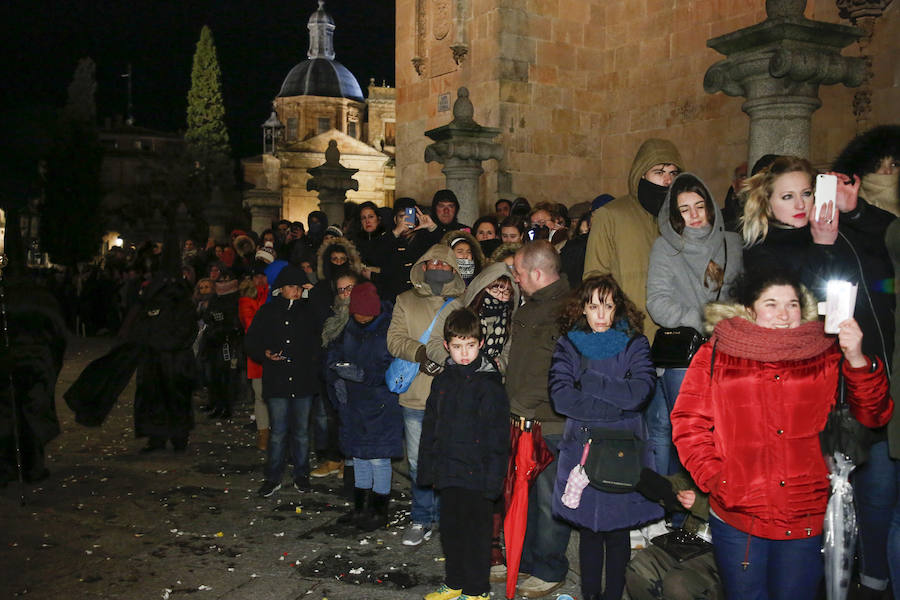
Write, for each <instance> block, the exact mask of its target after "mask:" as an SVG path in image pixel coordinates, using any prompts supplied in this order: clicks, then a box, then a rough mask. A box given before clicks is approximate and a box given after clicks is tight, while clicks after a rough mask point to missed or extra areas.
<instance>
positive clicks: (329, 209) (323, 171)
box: [306, 140, 359, 227]
mask: <svg viewBox="0 0 900 600" xmlns="http://www.w3.org/2000/svg"><path fill="white" fill-rule="evenodd" d="M357 171H359V169H348V168H347V167H345V166H344V165H342V164H341V151H340V150H338V147H337V142H336V141H335V140H331V141H330V142H328V148H327V149H326V150H325V164H322V165H319V166H318V167H313V168H312V169H307V170H306V172H307V173H309V174H310V175H312V179H310V180H309V181H307V182H306V189H307V191H313V190H315V191H317V192H319V210H321V211H322V212H324V213H325V214H326V215H327V216H328V224H329V225H337V226H338V227H340V226H341V223H343V222H344V202H345V201H346V199H347V190H358V189H359V182H358V181H357V180H355V179H353V175H354V174H356V172H357Z"/></svg>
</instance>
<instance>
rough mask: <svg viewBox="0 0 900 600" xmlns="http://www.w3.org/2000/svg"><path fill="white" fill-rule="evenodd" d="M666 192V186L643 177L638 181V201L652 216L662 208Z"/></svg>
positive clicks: (667, 189) (657, 213) (667, 190)
mask: <svg viewBox="0 0 900 600" xmlns="http://www.w3.org/2000/svg"><path fill="white" fill-rule="evenodd" d="M668 192H669V188H668V187H667V186H664V185H656V184H655V183H653V182H652V181H647V180H646V179H644V178H643V177H641V180H640V181H639V182H638V202H640V203H641V206H643V207H644V210H646V211H647V212H648V213H650V214H651V215H653V216H654V217H656V216H657V215H659V209H660V208H662V205H663V202H665V201H666V194H667V193H668Z"/></svg>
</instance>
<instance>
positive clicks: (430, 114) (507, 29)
mask: <svg viewBox="0 0 900 600" xmlns="http://www.w3.org/2000/svg"><path fill="white" fill-rule="evenodd" d="M396 6H397V19H396V40H397V46H396V60H397V67H396V79H397V121H398V131H397V136H398V141H397V154H396V156H397V168H396V173H397V195H398V196H412V197H414V198H416V199H417V200H419V201H420V202H423V203H427V202H428V201H429V200H430V198H431V195H432V194H433V193H434V191H435V190H437V189H440V188H441V187H443V182H444V178H443V175H442V174H441V172H440V165H437V164H433V163H432V164H427V165H426V164H425V163H424V159H423V156H424V148H425V146H426V144H427V142H428V140H427V139H426V138H425V137H424V135H423V133H424V131H426V130H428V129H431V128H433V127H437V126H440V125H444V124H446V123H448V122H449V121H450V119H451V114H450V112H449V110H447V111H441V110H439V108H442V107H441V106H440V102H439V100H440V95H441V94H450V98H451V102H452V99H453V98H455V90H456V88H457V87H459V86H461V85H465V86H466V87H468V88H469V91H470V97H471V99H472V102H473V103H474V105H475V120H476V121H478V122H479V123H480V124H482V125H485V126H488V127H499V128H501V131H502V133H501V135H500V137H499V138H498V141H500V142H501V143H502V144H503V145H504V146H505V148H506V156H505V158H504V159H503V160H502V161H500V162H499V163H497V162H496V161H489V162H487V163H485V165H484V166H485V174H484V175H483V176H482V181H481V198H480V201H481V205H482V210H488V207H490V206H492V204H493V202H494V200H495V199H496V198H498V197H508V198H509V197H515V196H518V195H524V196H526V197H528V198H529V199H530V200H532V201H537V200H552V201H559V202H564V203H566V204H570V205H571V204H574V203H576V202H581V201H584V200H590V199H592V198H593V197H594V196H596V195H598V194H600V193H603V192H608V193H612V194H614V195H618V194H621V193H623V192H625V191H626V181H625V180H626V175H627V172H628V169H629V167H630V164H631V161H632V158H633V156H634V152H635V151H636V149H637V147H638V146H639V145H640V143H641V142H642V141H643V140H644V139H646V138H648V137H666V138H669V139H671V140H673V141H675V142H676V144H677V145H678V147H679V149H680V151H681V153H682V156H683V158H684V161H685V164H686V167H687V168H688V169H690V170H692V171H695V172H697V173H698V174H699V175H700V176H701V177H703V178H704V179H705V180H706V181H707V182H708V183H709V184H710V187H711V189H712V191H713V193H714V195H715V196H716V197H717V198H718V199H719V200H720V201H721V200H722V198H723V197H724V194H725V190H726V189H727V188H728V185H729V179H730V173H731V171H732V169H733V168H734V166H735V165H737V164H739V163H740V162H742V161H743V160H745V159H746V154H747V142H746V138H747V132H748V128H749V119H748V117H747V116H746V114H744V113H743V112H742V111H741V104H742V102H743V99H741V98H732V97H728V96H725V95H723V94H721V93H718V94H714V95H709V94H706V93H705V92H704V91H703V85H702V84H703V75H704V73H705V72H706V69H707V68H708V67H709V66H710V65H712V64H713V63H714V62H716V61H717V60H719V59H720V58H722V56H721V55H719V54H718V53H717V52H715V51H714V50H711V49H709V48H707V47H706V40H707V39H709V38H711V37H715V36H718V35H722V34H724V33H728V32H731V31H734V30H736V29H739V28H742V27H747V26H749V25H753V24H755V23H758V22H760V21H762V20H763V19H764V18H765V9H764V3H763V2H761V1H759V0H456V1H454V2H446V3H445V2H442V0H397V4H396ZM446 7H449V10H450V14H449V16H446V15H445V8H446ZM457 11H459V14H457ZM898 15H900V5H898V3H896V2H894V3H892V5H891V6H890V7H888V9H887V11H886V14H885V15H884V16H883V17H882V18H881V20H880V21H879V22H878V24H877V26H876V30H875V36H874V41H873V43H872V46H871V54H873V55H874V56H875V59H874V71H875V77H874V79H873V81H872V88H873V97H872V100H873V101H872V114H871V117H870V121H869V123H868V125H869V126H873V125H877V124H880V123H887V122H896V121H897V118H896V116H895V113H894V111H893V110H892V107H895V106H897V105H898V102H900V71H898V69H900V63H898V61H897V60H896V55H897V48H896V40H897V39H900V16H898ZM807 16H808V17H810V18H813V19H818V20H824V21H829V22H844V21H842V20H841V19H840V18H839V17H838V14H837V9H836V7H835V5H834V1H833V0H810V2H809V6H808V7H807ZM447 22H449V28H448V26H447ZM459 23H462V24H463V26H464V28H465V31H464V35H463V36H462V37H463V38H464V39H465V41H466V43H467V45H468V54H467V55H466V56H465V57H464V59H463V60H462V62H461V63H460V65H458V66H457V65H456V64H455V63H453V62H452V61H451V63H450V67H451V68H449V70H448V66H447V60H446V58H447V55H446V53H447V52H449V50H448V48H447V46H446V44H443V43H442V41H441V40H438V39H437V37H436V36H437V35H438V34H441V33H444V32H445V30H447V31H448V33H446V34H445V39H446V38H450V39H456V38H459V35H458V32H457V31H456V28H457V26H458V24H459ZM857 52H858V50H857V48H855V47H851V48H848V49H847V50H845V52H844V54H845V55H848V56H853V55H855V54H856V53H857ZM413 58H418V59H421V61H420V69H421V70H422V75H419V74H418V73H417V71H416V68H415V67H414V65H413ZM432 67H434V69H435V70H434V71H429V69H430V68H432ZM444 71H446V72H444ZM435 73H440V74H435ZM853 94H854V90H850V89H846V88H839V87H826V86H823V87H822V88H821V93H820V96H821V98H822V101H823V107H822V108H821V109H819V111H817V112H816V113H815V114H814V117H813V133H812V150H811V156H810V158H811V159H812V160H813V162H815V163H816V164H820V165H824V164H827V163H828V162H829V161H830V160H831V159H832V158H833V157H834V156H835V155H836V154H837V152H839V151H840V149H841V148H842V147H843V145H844V144H845V143H846V142H847V141H849V139H851V138H852V137H853V135H854V134H855V130H856V121H855V117H854V115H853V112H852V98H853Z"/></svg>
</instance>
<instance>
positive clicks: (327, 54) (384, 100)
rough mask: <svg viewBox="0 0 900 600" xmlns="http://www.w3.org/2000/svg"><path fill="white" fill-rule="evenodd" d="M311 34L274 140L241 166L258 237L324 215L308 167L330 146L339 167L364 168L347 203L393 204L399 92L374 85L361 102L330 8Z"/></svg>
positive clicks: (313, 19)
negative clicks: (284, 223)
mask: <svg viewBox="0 0 900 600" xmlns="http://www.w3.org/2000/svg"><path fill="white" fill-rule="evenodd" d="M307 28H308V29H309V35H310V45H309V51H308V52H307V59H306V60H304V61H302V62H300V63H298V64H297V65H296V66H294V68H293V69H291V71H290V72H289V73H288V74H287V76H286V77H285V79H284V82H283V83H282V86H281V89H280V91H279V92H278V95H277V96H276V97H275V99H274V101H273V108H274V115H275V117H276V118H277V121H272V122H273V123H276V122H277V123H278V130H277V135H276V136H275V138H276V139H275V140H274V143H273V144H271V145H269V146H267V147H264V152H263V154H261V155H258V156H253V157H249V158H245V159H242V160H241V168H242V170H243V175H244V182H245V184H246V189H245V190H244V201H243V202H244V206H245V208H247V209H249V211H250V213H251V216H252V227H253V229H254V230H255V231H260V230H262V229H265V228H267V227H268V226H269V225H270V224H271V222H272V221H275V220H277V219H281V218H285V219H288V220H291V221H303V222H306V217H307V215H308V214H309V213H310V212H312V211H314V210H318V209H319V206H318V202H319V199H318V195H317V193H316V192H315V191H308V190H307V185H306V184H307V181H308V180H309V179H310V175H309V173H308V172H307V169H310V168H313V167H318V166H319V165H321V164H322V163H324V162H325V149H326V148H327V147H328V142H329V141H331V140H335V141H336V142H337V145H338V150H339V151H340V153H341V164H343V165H344V166H345V167H349V168H352V169H358V172H357V173H356V175H355V179H356V180H357V181H358V182H359V190H358V191H352V190H351V191H349V192H348V193H347V199H348V200H352V201H354V202H365V201H367V200H371V201H372V202H375V204H377V205H379V206H384V205H388V206H390V205H391V204H393V199H394V163H393V153H394V144H395V142H394V139H395V137H396V113H395V98H396V90H395V89H394V88H391V87H387V86H386V85H381V86H378V85H375V81H374V80H370V81H369V86H368V90H367V92H368V98H365V97H364V96H363V93H362V89H361V88H360V86H359V83H358V82H357V80H356V77H354V75H353V74H352V73H351V72H350V71H349V70H348V69H347V68H346V67H344V66H343V65H341V64H340V63H339V62H337V61H336V60H335V52H334V45H333V34H334V29H335V24H334V21H333V19H332V18H331V16H330V15H328V13H326V12H325V9H324V2H321V1H320V2H319V8H318V10H316V11H315V12H314V13H313V14H312V16H310V18H309V22H308V24H307ZM267 123H268V122H267ZM272 133H275V132H274V131H273V132H272ZM264 146H265V144H264Z"/></svg>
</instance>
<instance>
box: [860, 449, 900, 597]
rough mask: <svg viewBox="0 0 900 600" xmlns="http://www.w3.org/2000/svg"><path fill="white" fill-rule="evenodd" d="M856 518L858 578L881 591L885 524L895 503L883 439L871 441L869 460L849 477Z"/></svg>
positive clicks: (884, 573) (885, 558)
mask: <svg viewBox="0 0 900 600" xmlns="http://www.w3.org/2000/svg"><path fill="white" fill-rule="evenodd" d="M850 479H851V482H852V483H853V494H854V496H855V497H856V514H857V518H858V519H859V581H860V583H862V584H863V585H865V586H867V587H870V588H874V589H876V590H883V589H886V588H887V585H888V578H889V572H888V556H887V544H888V527H886V524H888V523H890V522H891V518H892V516H893V515H894V506H895V505H896V504H897V480H896V477H895V476H894V461H893V460H891V458H890V456H889V455H888V443H887V441H883V442H878V443H877V444H874V445H873V446H872V448H871V449H870V450H869V460H867V461H866V462H864V463H863V464H862V465H860V466H859V467H857V468H856V470H855V471H854V472H853V475H852V476H851V478H850Z"/></svg>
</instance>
